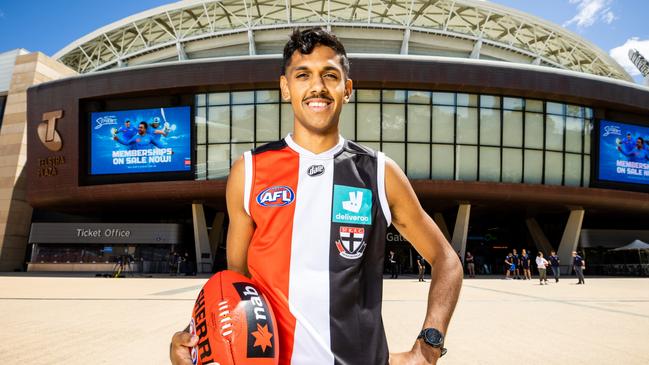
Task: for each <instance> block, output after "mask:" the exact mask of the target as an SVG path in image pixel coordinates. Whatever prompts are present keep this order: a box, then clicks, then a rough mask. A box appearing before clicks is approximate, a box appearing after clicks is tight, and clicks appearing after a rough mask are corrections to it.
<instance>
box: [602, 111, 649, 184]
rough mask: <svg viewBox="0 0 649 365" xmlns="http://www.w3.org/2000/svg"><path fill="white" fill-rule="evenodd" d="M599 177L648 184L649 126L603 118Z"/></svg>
mask: <svg viewBox="0 0 649 365" xmlns="http://www.w3.org/2000/svg"><path fill="white" fill-rule="evenodd" d="M599 179H600V180H607V181H614V182H621V183H632V184H645V185H649V127H642V126H638V125H633V124H626V123H619V122H613V121H609V120H601V121H600V125H599Z"/></svg>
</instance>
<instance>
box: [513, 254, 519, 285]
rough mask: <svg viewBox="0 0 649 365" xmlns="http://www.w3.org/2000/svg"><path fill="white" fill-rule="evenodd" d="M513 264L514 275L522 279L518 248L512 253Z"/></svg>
mask: <svg viewBox="0 0 649 365" xmlns="http://www.w3.org/2000/svg"><path fill="white" fill-rule="evenodd" d="M512 264H514V275H515V279H516V280H520V278H521V276H520V275H519V274H520V267H521V265H520V257H518V251H516V249H514V250H513V254H512Z"/></svg>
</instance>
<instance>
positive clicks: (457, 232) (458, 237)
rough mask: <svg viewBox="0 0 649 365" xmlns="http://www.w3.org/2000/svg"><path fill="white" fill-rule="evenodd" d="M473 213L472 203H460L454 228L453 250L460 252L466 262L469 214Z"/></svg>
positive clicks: (461, 257) (461, 258)
mask: <svg viewBox="0 0 649 365" xmlns="http://www.w3.org/2000/svg"><path fill="white" fill-rule="evenodd" d="M470 214H471V204H460V207H459V208H458V210H457V218H456V219H455V227H454V228H453V240H452V242H451V244H452V245H453V250H455V252H459V255H460V260H461V261H462V264H464V254H465V252H466V238H467V233H468V231H469V215H470Z"/></svg>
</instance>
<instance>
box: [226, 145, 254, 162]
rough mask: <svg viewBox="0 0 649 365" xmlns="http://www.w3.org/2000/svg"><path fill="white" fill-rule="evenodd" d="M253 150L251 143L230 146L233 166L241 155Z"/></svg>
mask: <svg viewBox="0 0 649 365" xmlns="http://www.w3.org/2000/svg"><path fill="white" fill-rule="evenodd" d="M251 149H253V144H252V143H233V144H232V155H231V161H232V163H233V164H234V163H235V162H237V160H238V159H240V158H241V156H243V153H244V152H246V151H250V150H251Z"/></svg>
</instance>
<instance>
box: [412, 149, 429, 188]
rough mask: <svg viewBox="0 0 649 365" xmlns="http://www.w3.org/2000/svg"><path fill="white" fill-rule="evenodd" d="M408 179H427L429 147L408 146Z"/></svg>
mask: <svg viewBox="0 0 649 365" xmlns="http://www.w3.org/2000/svg"><path fill="white" fill-rule="evenodd" d="M407 164H408V169H407V174H408V177H410V178H412V179H428V173H429V172H430V145H429V144H418V143H417V144H415V143H409V144H408V161H407Z"/></svg>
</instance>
